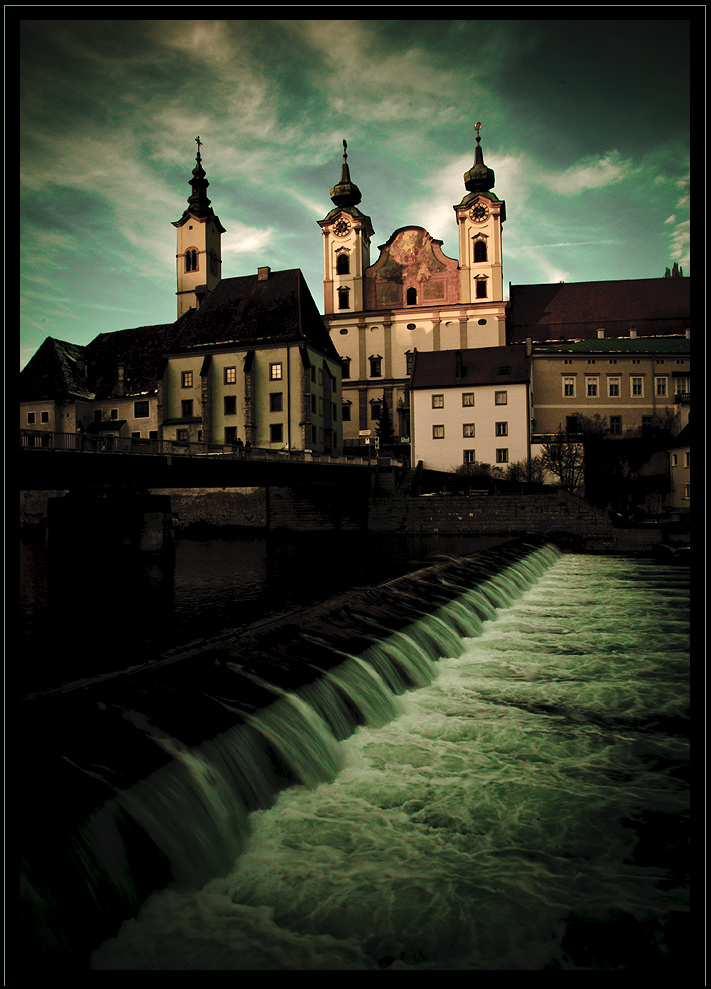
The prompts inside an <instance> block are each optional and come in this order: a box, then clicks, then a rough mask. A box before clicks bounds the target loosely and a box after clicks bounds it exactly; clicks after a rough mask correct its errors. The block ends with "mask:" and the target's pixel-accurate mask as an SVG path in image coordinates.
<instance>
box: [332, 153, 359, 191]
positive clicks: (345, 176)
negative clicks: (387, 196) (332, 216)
mask: <svg viewBox="0 0 711 989" xmlns="http://www.w3.org/2000/svg"><path fill="white" fill-rule="evenodd" d="M347 148H348V145H347V144H346V142H345V140H344V142H343V165H342V166H341V181H340V182H339V183H338V185H334V187H333V188H332V189H331V193H330V195H331V202H332V203H333V204H334V205H335V206H357V205H358V203H359V202H360V200H361V194H360V189H359V188H358V186H357V185H354V184H353V183H352V182H351V174H350V171H349V170H348V154H347Z"/></svg>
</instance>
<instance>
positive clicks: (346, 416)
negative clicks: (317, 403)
mask: <svg viewBox="0 0 711 989" xmlns="http://www.w3.org/2000/svg"><path fill="white" fill-rule="evenodd" d="M341 419H343V421H344V422H350V421H351V407H350V405H342V406H341Z"/></svg>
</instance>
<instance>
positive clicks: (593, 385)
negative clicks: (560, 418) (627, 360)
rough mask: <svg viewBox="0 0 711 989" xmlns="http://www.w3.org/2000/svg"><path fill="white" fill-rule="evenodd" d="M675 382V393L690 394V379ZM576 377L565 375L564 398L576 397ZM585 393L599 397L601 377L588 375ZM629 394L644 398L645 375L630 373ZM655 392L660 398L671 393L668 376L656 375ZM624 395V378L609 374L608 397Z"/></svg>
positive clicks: (675, 379)
mask: <svg viewBox="0 0 711 989" xmlns="http://www.w3.org/2000/svg"><path fill="white" fill-rule="evenodd" d="M672 380H673V382H674V394H675V395H688V394H689V391H690V379H689V378H685V377H678V378H677V377H675V378H673V379H672ZM576 387H577V386H576V378H575V377H573V376H566V375H564V376H563V397H564V398H575V397H576ZM585 394H586V396H587V397H588V398H599V397H600V396H601V394H602V392H601V389H600V378H599V376H595V377H586V378H585ZM629 394H630V396H631V397H632V398H644V376H643V375H630V379H629ZM654 394H655V395H656V396H657V397H658V398H666V397H667V396H668V395H669V379H668V378H666V377H660V376H655V378H654ZM621 395H622V378H621V377H618V376H613V375H608V376H607V397H608V398H619V397H621Z"/></svg>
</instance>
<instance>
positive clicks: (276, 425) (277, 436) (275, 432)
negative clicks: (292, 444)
mask: <svg viewBox="0 0 711 989" xmlns="http://www.w3.org/2000/svg"><path fill="white" fill-rule="evenodd" d="M269 442H270V443H283V442H284V426H283V425H282V423H280V422H273V423H272V424H271V426H270V427H269Z"/></svg>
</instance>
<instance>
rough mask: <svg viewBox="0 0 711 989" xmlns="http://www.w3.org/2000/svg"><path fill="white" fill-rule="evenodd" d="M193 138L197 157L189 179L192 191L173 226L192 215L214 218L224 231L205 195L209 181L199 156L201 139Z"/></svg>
mask: <svg viewBox="0 0 711 989" xmlns="http://www.w3.org/2000/svg"><path fill="white" fill-rule="evenodd" d="M195 140H196V141H197V146H198V151H197V159H196V162H195V168H194V169H193V177H192V178H191V179H190V181H189V185H190V187H191V188H192V193H191V194H190V195H189V196H188V205H187V206H186V208H185V211H184V213H183V215H182V216H181V218H180V219H179V220H178V221H177V222H175V223H174V226H176V227H179V226H182V225H183V223H185V221H186V220H187V219H188V217H189V216H194V217H197V218H198V219H201V220H206V219H212V218H214V219H215V220H217V223H218V225H219V226H220V229H221V232H222V233H224V228H223V227H222V224H221V223H220V221H219V219H218V218H217V216H215V211H214V210H213V208H212V206H211V205H210V200H209V199H208V197H207V187H208V186H209V184H210V183H209V182H208V181H207V178H206V177H205V169H204V168H203V167H202V158H201V156H200V147H201V145H202V141H201V140H200V138H199V137H196V138H195Z"/></svg>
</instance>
